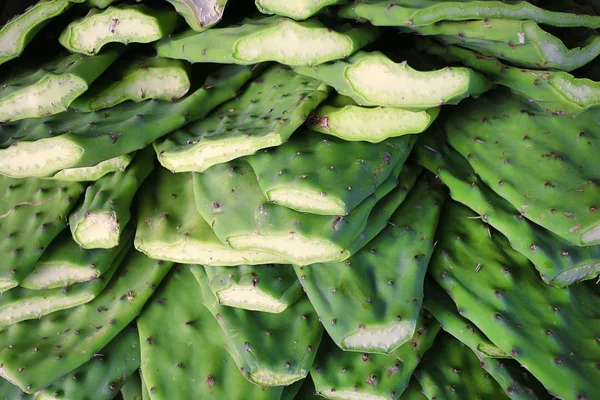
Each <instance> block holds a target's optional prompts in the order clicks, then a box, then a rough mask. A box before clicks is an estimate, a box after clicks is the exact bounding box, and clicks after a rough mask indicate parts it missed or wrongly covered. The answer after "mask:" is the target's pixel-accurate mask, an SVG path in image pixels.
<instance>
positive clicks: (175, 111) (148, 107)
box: [0, 66, 252, 177]
mask: <svg viewBox="0 0 600 400" xmlns="http://www.w3.org/2000/svg"><path fill="white" fill-rule="evenodd" d="M251 76H252V69H251V68H248V67H240V66H227V67H225V68H222V69H220V70H217V71H216V72H215V73H214V74H213V75H211V76H209V77H208V78H207V79H206V81H205V83H204V85H205V86H204V87H202V88H199V89H197V90H195V91H194V92H192V93H191V94H188V95H186V96H184V97H183V98H181V99H179V100H177V101H174V102H163V101H157V100H148V101H144V102H141V103H133V102H127V103H123V104H119V105H117V106H115V107H113V108H111V109H110V110H104V111H98V112H91V113H79V112H75V111H73V110H70V111H67V112H64V113H61V114H57V115H53V116H50V117H45V118H31V119H26V120H23V121H18V122H12V123H6V124H2V125H0V174H5V175H9V176H14V177H27V176H49V175H50V176H51V175H54V174H55V173H57V172H58V171H60V170H63V169H67V168H79V167H90V166H94V165H97V164H98V163H100V162H102V161H106V160H109V159H111V158H114V157H117V156H120V155H123V154H129V153H131V152H133V151H136V150H139V149H141V148H144V147H146V146H148V145H149V144H150V143H152V142H153V141H154V140H156V139H158V138H160V137H161V136H164V135H166V134H167V133H169V132H172V131H173V130H175V129H178V128H180V127H182V126H183V125H185V124H187V123H190V122H193V121H195V120H197V119H200V118H203V117H204V116H206V115H207V114H208V113H209V112H210V111H211V110H212V109H213V108H215V107H216V106H218V105H219V104H221V103H223V102H224V101H226V100H229V99H231V98H232V97H234V96H235V95H236V93H237V91H238V90H239V88H240V87H241V86H242V85H243V84H244V83H245V82H246V81H247V80H249V79H250V78H251ZM199 78H200V77H199Z"/></svg>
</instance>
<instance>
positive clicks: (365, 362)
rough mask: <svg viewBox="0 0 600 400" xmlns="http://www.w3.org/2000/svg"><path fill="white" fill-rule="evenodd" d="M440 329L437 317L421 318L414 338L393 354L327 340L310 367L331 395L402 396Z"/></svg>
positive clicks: (377, 399) (320, 389) (323, 392)
mask: <svg viewBox="0 0 600 400" xmlns="http://www.w3.org/2000/svg"><path fill="white" fill-rule="evenodd" d="M439 330H440V327H439V325H438V324H437V322H436V321H435V320H434V319H433V318H424V317H422V318H420V319H419V322H418V326H417V330H416V332H415V333H414V335H413V336H412V338H411V340H410V342H408V343H406V344H404V345H403V346H401V347H399V348H398V349H397V350H396V351H395V352H393V353H392V354H390V355H385V354H369V353H355V352H348V351H342V350H341V349H340V348H338V347H337V346H336V345H335V344H334V343H333V342H331V341H327V342H325V341H324V343H323V344H322V345H321V348H320V349H319V354H318V356H317V359H316V360H315V363H314V365H313V368H312V369H311V370H310V375H311V378H312V379H313V381H314V383H315V388H316V391H317V393H318V394H319V396H321V397H325V398H327V399H351V400H359V399H368V400H388V399H392V400H397V399H399V398H401V397H400V396H401V394H402V393H403V392H404V391H405V390H406V388H407V387H408V385H409V381H410V379H411V375H412V374H413V371H414V370H415V368H416V367H417V366H418V365H419V362H420V361H421V357H422V356H423V353H425V352H426V351H427V349H429V348H430V347H431V345H432V344H433V342H434V339H435V337H436V335H437V333H438V332H439Z"/></svg>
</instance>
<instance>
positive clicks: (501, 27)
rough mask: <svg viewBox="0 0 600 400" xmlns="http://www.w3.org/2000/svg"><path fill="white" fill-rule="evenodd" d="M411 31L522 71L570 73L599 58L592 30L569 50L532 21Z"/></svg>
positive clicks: (599, 40)
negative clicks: (497, 60)
mask: <svg viewBox="0 0 600 400" xmlns="http://www.w3.org/2000/svg"><path fill="white" fill-rule="evenodd" d="M411 30H412V31H415V32H417V33H419V34H420V35H423V36H435V37H436V38H437V39H439V40H441V41H443V42H444V43H446V44H453V45H457V46H460V47H466V48H468V49H471V50H475V51H477V52H479V53H481V54H483V55H486V56H492V57H496V58H498V59H501V60H506V61H508V62H510V64H512V65H514V66H518V67H525V68H534V69H544V70H546V69H549V70H558V71H573V70H575V69H578V68H580V67H583V66H584V65H585V64H587V63H589V62H590V61H592V60H594V59H595V58H596V57H597V56H598V55H600V34H599V33H597V32H596V31H595V30H589V33H588V36H587V37H586V38H585V39H584V40H581V41H580V42H579V43H577V44H575V45H569V47H570V48H569V47H567V45H565V43H563V41H562V40H561V39H560V38H558V37H556V36H554V35H552V34H550V33H548V32H546V31H544V30H543V29H542V27H540V26H539V25H538V24H536V23H535V22H533V21H519V20H508V19H486V20H474V21H442V22H440V23H438V24H434V25H428V26H424V27H412V28H411Z"/></svg>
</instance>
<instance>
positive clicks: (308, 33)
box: [156, 16, 379, 68]
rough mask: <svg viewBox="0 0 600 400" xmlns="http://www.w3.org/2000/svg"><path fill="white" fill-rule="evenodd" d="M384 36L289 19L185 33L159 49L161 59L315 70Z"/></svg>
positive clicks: (267, 19) (266, 19)
mask: <svg viewBox="0 0 600 400" xmlns="http://www.w3.org/2000/svg"><path fill="white" fill-rule="evenodd" d="M378 37H379V32H378V30H377V28H375V27H373V26H366V25H363V26H358V27H355V26H351V25H348V24H347V25H342V26H339V27H335V29H332V28H329V27H327V26H325V25H323V23H321V22H320V21H318V20H316V19H310V20H307V21H302V22H296V21H293V20H291V19H288V18H283V17H277V16H272V17H263V18H260V19H248V20H245V21H244V24H243V25H239V26H233V27H227V28H212V29H209V30H207V31H205V32H202V33H197V32H194V31H187V32H183V33H181V34H178V35H174V36H172V37H169V38H166V39H164V40H162V41H160V42H158V43H157V44H156V50H157V52H158V55H159V56H160V57H168V58H177V59H183V60H187V61H190V62H193V63H196V62H203V63H221V64H230V63H233V64H242V65H249V64H256V63H260V62H263V61H276V62H278V63H281V64H285V65H303V66H306V67H307V68H308V67H312V66H315V65H318V64H322V63H324V62H327V61H332V60H336V59H339V58H344V57H348V56H349V55H350V54H352V53H354V52H355V51H356V50H358V49H360V48H362V47H364V46H366V45H368V44H369V43H371V42H373V41H375V40H376V39H377V38H378Z"/></svg>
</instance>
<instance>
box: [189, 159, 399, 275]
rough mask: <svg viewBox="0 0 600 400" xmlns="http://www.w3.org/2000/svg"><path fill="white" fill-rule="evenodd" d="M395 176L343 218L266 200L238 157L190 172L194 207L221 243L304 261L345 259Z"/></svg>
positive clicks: (248, 170)
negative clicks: (302, 211) (308, 212)
mask: <svg viewBox="0 0 600 400" xmlns="http://www.w3.org/2000/svg"><path fill="white" fill-rule="evenodd" d="M398 174H399V171H398V172H397V173H396V175H393V176H390V177H389V178H388V179H387V180H386V181H385V182H384V183H383V184H382V185H381V186H379V188H378V189H377V191H376V192H375V193H373V194H372V195H371V196H369V197H368V198H367V199H366V200H364V201H363V202H362V203H361V204H360V205H359V206H358V207H356V208H355V209H354V210H352V212H351V213H350V214H348V215H347V216H329V215H316V214H305V213H299V212H297V211H294V210H292V209H289V208H287V207H282V206H278V205H276V204H271V203H269V201H268V200H267V199H266V198H265V197H264V195H263V193H262V191H261V190H260V186H258V182H257V180H256V175H255V174H254V171H252V168H251V167H250V165H249V164H248V163H247V162H246V161H244V160H235V161H232V162H229V163H225V164H219V165H215V166H214V167H212V168H210V169H208V170H207V171H205V172H204V173H202V174H200V173H196V174H194V194H195V198H196V206H197V208H198V211H199V212H200V214H201V215H202V217H203V218H204V219H205V220H206V222H207V223H208V224H209V225H210V226H211V227H212V228H213V229H214V232H215V234H216V235H217V237H218V238H219V239H221V241H222V242H223V243H227V244H229V245H231V246H232V247H233V248H234V249H242V250H259V251H266V252H270V253H272V254H275V255H278V256H280V257H283V258H285V259H287V260H288V261H287V263H291V264H297V265H306V264H312V263H315V262H331V261H342V260H345V259H346V258H348V256H349V255H350V254H349V251H348V250H347V249H348V248H349V246H350V244H351V243H352V242H353V241H354V239H356V238H357V237H358V235H359V234H360V233H361V232H362V231H363V230H364V229H365V226H366V224H367V219H368V217H369V214H370V212H371V211H372V210H373V207H375V205H376V203H377V202H378V201H379V200H380V199H381V198H382V197H383V196H385V195H387V194H388V193H389V192H390V191H391V190H393V189H394V187H396V186H397V184H398V181H397V175H398Z"/></svg>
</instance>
